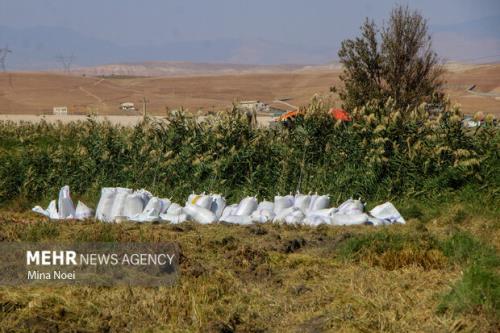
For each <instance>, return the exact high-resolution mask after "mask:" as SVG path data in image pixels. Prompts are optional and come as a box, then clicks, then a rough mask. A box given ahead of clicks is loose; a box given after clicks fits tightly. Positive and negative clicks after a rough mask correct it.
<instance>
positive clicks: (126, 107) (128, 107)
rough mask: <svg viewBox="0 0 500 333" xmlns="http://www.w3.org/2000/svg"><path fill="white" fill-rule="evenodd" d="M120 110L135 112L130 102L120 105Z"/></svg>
mask: <svg viewBox="0 0 500 333" xmlns="http://www.w3.org/2000/svg"><path fill="white" fill-rule="evenodd" d="M120 110H122V111H136V110H137V109H136V108H135V105H134V103H131V102H123V103H121V104H120Z"/></svg>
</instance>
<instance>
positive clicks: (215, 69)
mask: <svg viewBox="0 0 500 333" xmlns="http://www.w3.org/2000/svg"><path fill="white" fill-rule="evenodd" d="M339 68H340V65H339V64H338V63H336V62H332V63H330V64H327V65H297V64H289V65H286V64H284V65H245V64H215V63H193V62H175V61H150V62H142V63H119V64H109V65H99V66H91V67H79V68H75V69H74V70H73V71H72V72H73V73H74V74H85V75H90V76H112V75H115V76H189V75H224V74H248V73H280V72H299V71H314V70H335V69H339Z"/></svg>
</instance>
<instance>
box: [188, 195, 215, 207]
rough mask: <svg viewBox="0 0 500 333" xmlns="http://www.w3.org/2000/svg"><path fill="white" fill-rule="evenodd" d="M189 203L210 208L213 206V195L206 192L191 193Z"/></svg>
mask: <svg viewBox="0 0 500 333" xmlns="http://www.w3.org/2000/svg"><path fill="white" fill-rule="evenodd" d="M187 204H191V205H196V206H198V207H202V208H205V209H210V207H211V206H212V197H211V196H210V195H205V194H191V195H190V196H189V197H188V201H187V202H186V205H187Z"/></svg>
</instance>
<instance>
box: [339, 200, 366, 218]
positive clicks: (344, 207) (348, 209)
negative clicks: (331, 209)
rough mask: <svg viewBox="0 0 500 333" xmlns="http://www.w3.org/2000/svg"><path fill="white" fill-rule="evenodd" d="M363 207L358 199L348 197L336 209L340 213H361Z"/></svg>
mask: <svg viewBox="0 0 500 333" xmlns="http://www.w3.org/2000/svg"><path fill="white" fill-rule="evenodd" d="M364 209H365V205H364V204H363V203H362V202H361V201H360V200H354V199H352V198H351V199H349V200H347V201H345V202H343V203H342V204H341V205H340V206H339V207H338V211H339V213H341V214H346V215H350V214H362V213H363V211H364Z"/></svg>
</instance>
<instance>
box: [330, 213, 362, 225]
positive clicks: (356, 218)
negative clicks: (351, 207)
mask: <svg viewBox="0 0 500 333" xmlns="http://www.w3.org/2000/svg"><path fill="white" fill-rule="evenodd" d="M331 220H332V224H333V225H360V224H365V223H367V222H368V215H366V214H364V213H361V214H341V213H335V214H333V215H332V217H331Z"/></svg>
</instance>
